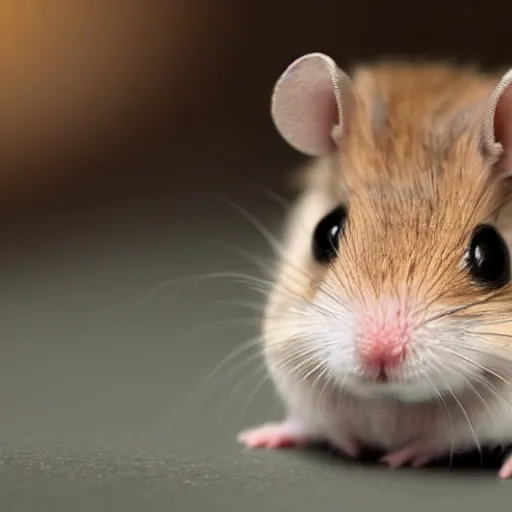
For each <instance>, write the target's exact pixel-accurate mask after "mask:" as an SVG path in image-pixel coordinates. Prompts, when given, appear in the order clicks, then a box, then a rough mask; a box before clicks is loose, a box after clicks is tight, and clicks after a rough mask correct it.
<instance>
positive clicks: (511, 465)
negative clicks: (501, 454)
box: [498, 454, 512, 479]
mask: <svg viewBox="0 0 512 512" xmlns="http://www.w3.org/2000/svg"><path fill="white" fill-rule="evenodd" d="M498 476H499V477H500V478H503V479H506V478H511V477H512V454H510V455H509V456H508V457H507V458H506V459H505V462H504V463H503V465H502V466H501V468H500V471H499V473H498Z"/></svg>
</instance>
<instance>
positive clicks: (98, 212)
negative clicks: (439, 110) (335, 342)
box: [0, 157, 512, 512]
mask: <svg viewBox="0 0 512 512" xmlns="http://www.w3.org/2000/svg"><path fill="white" fill-rule="evenodd" d="M235 160H236V158H234V157H233V158H231V160H229V161H226V162H223V163H222V162H221V163H220V164H218V167H216V168H213V169H212V168H211V166H207V165H204V167H203V168H201V167H200V164H199V163H198V164H197V165H198V166H199V167H198V169H197V170H196V171H194V172H191V173H189V175H188V176H189V178H190V180H189V182H187V183H185V182H184V181H183V180H182V179H181V178H179V179H178V178H176V179H174V178H173V176H170V177H169V178H168V179H167V180H166V181H165V185H163V186H161V187H160V186H153V187H149V188H148V189H147V190H146V189H143V188H142V189H140V190H139V193H138V194H135V195H132V196H130V199H125V200H123V201H117V202H109V201H108V200H107V201H103V202H101V203H98V204H97V205H96V206H94V207H92V206H89V207H79V206H75V207H73V208H71V207H68V208H67V209H65V211H60V212H54V213H52V214H48V215H46V216H43V217H41V218H39V219H37V220H32V221H26V222H20V223H19V224H18V225H16V226H10V227H9V228H3V230H2V233H1V235H0V242H1V244H2V247H4V251H3V252H2V253H1V254H0V263H1V265H0V279H1V282H2V286H1V287H0V304H1V309H0V314H1V322H0V339H1V357H0V410H1V411H3V412H2V415H1V417H0V501H1V510H2V512H11V511H12V512H29V511H30V512H36V511H37V512H46V511H48V512H50V511H51V512H61V511H62V512H64V511H65V512H81V511H95V512H100V511H143V512H154V511H165V512H169V511H172V512H178V511H186V512H192V511H196V510H197V511H210V510H211V511H216V510H218V511H223V512H226V511H231V510H233V511H240V510H243V511H246V512H250V511H253V510H254V511H258V512H261V511H262V510H265V511H273V510H276V511H277V510H279V511H282V510H294V511H296V512H302V511H304V512H306V511H307V512H310V511H311V510H326V511H330V510H333V511H335V510H336V511H340V510H342V511H343V512H352V511H354V512H355V511H364V512H366V511H368V510H373V509H378V510H380V511H387V510H389V511H393V512H398V511H400V510H410V509H411V507H413V508H414V510H415V511H416V512H424V511H428V510H434V509H436V508H438V509H440V510H456V509H459V508H462V509H464V510H466V511H476V510H481V509H482V508H483V507H485V506H486V504H487V503H488V502H490V503H492V504H493V509H496V510H499V509H500V505H501V507H503V509H505V508H507V507H508V506H509V504H510V496H511V492H512V491H511V489H512V487H511V485H512V482H510V483H509V482H499V481H498V480H497V479H496V477H495V473H494V471H480V470H476V469H473V470H471V471H467V472H461V471H452V472H447V471H445V470H429V471H414V470H404V471H397V472H391V471H387V470H385V469H381V468H377V467H373V466H364V465H354V464H346V463H343V462H341V461H338V460H334V459H332V458H329V457H326V456H323V455H320V454H319V455H314V454H306V453H298V452H286V453H285V452H282V453H266V452H257V453H256V452H255V453H248V452H244V451H243V450H242V449H241V448H240V447H239V446H238V445H237V443H236V442H235V436H236V433H237V431H238V429H239V428H241V427H244V426H247V425H251V424H253V423H256V422H259V421H262V420H267V419H273V418H278V417H279V413H280V411H279V408H278V406H277V404H276V401H275V399H274V396H273V393H272V389H271V388H270V387H269V386H268V385H263V387H260V385H261V384H263V380H262V378H263V377H264V373H263V372H262V371H261V366H260V363H261V361H260V360H259V359H257V358H254V357H253V358H252V359H250V358H248V357H247V356H250V355H251V354H254V353H255V352H254V351H252V352H251V351H249V352H246V353H245V356H244V355H240V356H238V357H237V358H234V359H233V360H231V361H230V362H229V363H227V364H225V366H223V367H222V368H221V369H220V371H218V372H217V373H216V374H215V375H214V376H213V377H212V378H210V379H209V380H207V376H208V374H209V373H210V372H211V370H212V369H213V368H214V367H215V366H216V365H217V363H219V362H220V361H222V360H223V359H224V358H225V356H226V355H227V354H229V353H230V352H232V351H233V349H235V348H236V347H238V346H239V345H240V344H242V343H243V342H245V341H248V340H250V339H251V338H253V337H254V336H256V335H257V332H258V331H257V322H256V319H257V314H258V311H257V304H259V303H261V297H260V296H259V295H258V294H255V293H253V292H250V291H249V290H248V289H247V288H246V287H244V286H243V285H240V284H233V283H229V282H228V281H227V280H226V279H213V278H212V279H210V280H204V281H202V282H199V281H197V280H196V283H195V284H194V283H193V281H192V280H183V281H181V282H178V283H176V282H175V283H174V284H171V285H169V286H168V287H167V288H165V289H163V290H161V291H160V292H158V293H153V294H149V295H148V292H149V291H150V290H152V289H153V288H154V287H155V286H156V285H159V284H161V283H163V282H164V281H166V280H169V279H171V280H172V279H176V278H179V277H180V276H185V275H190V274H205V273H212V272H213V273H221V272H245V273H250V274H253V275H261V271H260V269H259V268H258V267H257V266H256V265H254V264H253V263H249V262H248V261H247V260H246V259H244V257H243V256H242V255H241V254H240V253H239V252H237V248H240V249H243V250H245V251H248V252H251V253H253V254H258V255H259V256H261V257H266V256H268V255H269V254H270V252H269V249H268V245H267V244H266V242H265V240H264V238H263V237H262V236H261V235H259V234H258V232H257V231H256V230H255V229H254V228H253V227H251V226H250V224H249V223H248V222H247V221H246V220H244V218H243V216H242V215H240V214H239V213H236V212H234V211H233V210H232V209H230V207H228V206H226V205H225V204H223V203H222V202H219V201H218V200H217V199H216V198H215V197H213V195H214V194H213V193H212V194H210V192H219V193H222V194H224V195H226V196H228V197H229V198H230V199H232V200H234V201H236V202H237V203H238V204H241V205H243V206H244V207H245V208H246V209H248V210H250V211H252V212H254V213H256V214H257V215H258V217H259V218H261V219H262V221H263V222H265V223H266V224H268V225H271V226H276V221H279V220H280V218H281V216H282V213H283V210H282V208H281V206H279V205H278V204H276V203H275V202H274V201H273V200H272V199H270V198H269V196H268V195H267V194H266V193H265V192H264V189H265V187H267V186H270V187H273V185H272V183H273V181H276V180H273V179H271V178H270V177H269V176H271V175H272V172H273V169H269V170H267V172H266V175H263V176H262V177H261V178H258V174H257V173H256V172H254V169H253V171H252V172H251V176H252V177H254V176H257V179H256V183H254V181H255V180H254V179H253V181H252V182H251V183H250V184H249V186H248V187H244V186H238V184H237V179H236V178H235V176H238V183H239V184H242V183H244V184H245V182H246V180H244V179H242V178H243V177H241V176H239V175H238V174H237V173H238V172H239V171H238V170H237V169H240V167H238V168H237V162H236V161H235ZM224 164H225V165H224ZM194 165H196V164H195V163H194ZM228 167H229V169H230V170H229V171H226V170H225V169H226V168H228ZM182 169H183V167H182V164H176V165H175V166H174V167H171V168H170V172H171V173H174V177H176V176H178V174H179V173H180V171H181V170H182ZM244 169H247V166H246V167H244ZM184 174H186V173H181V174H180V176H183V175H184ZM212 174H213V175H214V176H215V179H212ZM201 176H210V178H204V180H203V181H200V179H201ZM258 181H259V182H260V183H258ZM213 182H214V183H215V187H213V188H211V187H210V184H211V183H213ZM198 183H200V184H201V189H200V190H199V191H198V189H197V186H198ZM251 187H252V188H251ZM150 189H151V190H150ZM157 189H158V190H159V192H155V190H157ZM236 300H237V301H238V305H236V304H234V301H236ZM254 305H256V308H253V306H254Z"/></svg>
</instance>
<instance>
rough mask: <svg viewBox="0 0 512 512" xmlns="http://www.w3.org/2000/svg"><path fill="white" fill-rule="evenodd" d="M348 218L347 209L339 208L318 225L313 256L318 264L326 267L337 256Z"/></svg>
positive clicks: (314, 235)
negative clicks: (342, 232)
mask: <svg viewBox="0 0 512 512" xmlns="http://www.w3.org/2000/svg"><path fill="white" fill-rule="evenodd" d="M346 217H347V209H346V208H345V207H344V206H338V207H337V208H335V209H334V210H332V211H331V212H330V213H328V214H327V215H326V216H325V217H324V218H323V219H322V220H321V221H320V222H319V223H318V224H317V225H316V228H315V231H314V233H313V256H314V258H315V260H316V261H318V263H321V264H323V265H325V264H327V263H329V262H330V261H331V260H332V259H333V258H334V257H335V256H336V252H337V250H338V246H339V241H340V235H341V231H342V229H343V225H344V224H345V219H346Z"/></svg>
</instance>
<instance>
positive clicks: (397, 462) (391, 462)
mask: <svg viewBox="0 0 512 512" xmlns="http://www.w3.org/2000/svg"><path fill="white" fill-rule="evenodd" d="M438 456H439V452H438V451H437V450H433V449H432V447H431V446H427V445H425V444H423V443H415V444H411V445H409V446H406V447H405V448H402V449H401V450H397V451H394V452H390V453H388V454H387V455H385V456H384V457H382V458H381V459H380V460H381V462H383V463H384V464H387V465H388V467H389V468H391V469H396V468H399V467H401V466H404V465H406V464H409V465H410V466H412V467H414V468H419V467H421V466H424V465H425V464H427V463H428V462H430V461H432V460H434V459H435V458H436V457H438Z"/></svg>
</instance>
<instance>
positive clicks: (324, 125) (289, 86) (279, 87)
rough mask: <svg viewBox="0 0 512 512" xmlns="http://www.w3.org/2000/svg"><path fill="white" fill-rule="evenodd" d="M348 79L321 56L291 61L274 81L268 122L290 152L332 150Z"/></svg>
mask: <svg viewBox="0 0 512 512" xmlns="http://www.w3.org/2000/svg"><path fill="white" fill-rule="evenodd" d="M349 87H350V79H349V78H348V76H347V75H346V74H345V73H344V72H343V71H341V70H340V69H339V68H338V66H337V65H336V63H335V62H334V61H333V60H332V59H331V58H330V57H328V56H327V55H324V54H322V53H310V54H307V55H304V56H302V57H300V58H299V59H297V60H295V61H294V62H293V63H292V64H291V65H290V66H288V68H287V69H286V71H284V73H283V74H282V75H281V77H280V78H279V80H278V81H277V83H276V85H275V88H274V92H273V95H272V106H271V110H272V118H273V121H274V124H275V126H276V128H277V131H278V132H279V134H280V135H281V137H283V139H284V140H285V141H286V142H287V143H288V144H290V146H292V147H293V148H295V149H296V150H298V151H300V152H301V153H304V154H306V155H309V156H320V155H323V154H326V153H328V152H329V151H330V150H332V149H333V148H334V147H335V145H336V141H337V140H338V139H339V136H340V135H341V128H342V126H343V122H344V115H345V112H346V108H345V107H346V105H344V103H345V102H344V99H345V97H346V94H345V93H346V92H347V89H348V88H349Z"/></svg>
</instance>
